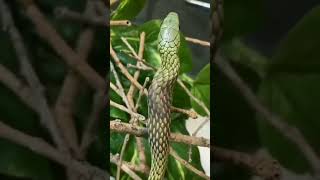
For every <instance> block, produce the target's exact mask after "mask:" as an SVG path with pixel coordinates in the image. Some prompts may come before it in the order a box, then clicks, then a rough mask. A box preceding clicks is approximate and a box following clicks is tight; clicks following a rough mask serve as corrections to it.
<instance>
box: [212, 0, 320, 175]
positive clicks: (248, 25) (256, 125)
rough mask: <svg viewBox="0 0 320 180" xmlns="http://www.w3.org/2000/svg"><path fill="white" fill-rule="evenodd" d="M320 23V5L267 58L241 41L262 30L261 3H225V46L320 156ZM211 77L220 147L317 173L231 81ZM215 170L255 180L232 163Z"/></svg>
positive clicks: (243, 72) (258, 90)
mask: <svg viewBox="0 0 320 180" xmlns="http://www.w3.org/2000/svg"><path fill="white" fill-rule="evenodd" d="M250 14H251V15H250ZM319 19H320V7H315V8H313V9H312V10H310V11H309V12H308V13H306V15H305V16H304V17H302V18H301V19H300V20H299V21H298V22H297V23H296V25H294V26H293V27H292V29H291V30H290V31H289V32H288V33H287V34H286V35H285V37H284V38H283V39H282V41H281V42H280V43H279V45H278V48H277V49H276V51H275V53H274V56H273V57H272V58H267V57H264V56H262V55H261V54H260V53H259V52H258V51H257V50H254V49H253V48H250V47H248V46H247V45H246V44H245V43H244V42H243V41H242V40H241V38H243V37H245V36H246V35H249V34H250V33H254V32H256V31H258V30H259V28H261V25H262V23H263V22H264V21H265V20H266V16H265V15H264V14H263V3H262V1H250V0H247V1H244V2H243V1H241V2H237V1H233V0H230V1H225V20H224V22H225V23H226V24H225V32H226V33H225V34H224V38H223V44H222V47H221V48H222V53H223V54H224V56H225V57H226V58H228V59H230V60H231V61H232V65H233V66H234V67H235V69H236V71H237V72H238V73H239V74H240V76H241V77H242V78H243V79H244V81H245V82H246V83H247V84H248V85H249V86H250V88H251V89H253V91H254V92H256V93H257V95H258V97H259V98H260V99H261V100H262V101H263V103H264V104H265V105H266V106H267V107H268V108H270V109H271V110H272V111H274V112H276V113H278V114H279V115H280V116H281V117H283V120H285V121H286V122H287V123H289V124H291V125H293V126H295V127H297V128H298V129H299V130H300V131H301V132H302V134H303V135H304V136H305V138H306V139H307V141H308V142H309V143H310V144H311V145H312V147H313V148H314V150H316V152H317V153H318V155H319V156H320V152H319V147H320V144H319V142H320V141H319V132H318V129H319V128H320V127H319V117H320V114H319V107H320V104H319V102H320V93H319V92H320V86H319V80H320V74H319V73H320V71H319V70H320V69H319V65H320V61H319V60H320V54H319V50H318V48H319V45H320V39H319V35H318V33H319V31H320V25H319ZM212 75H213V78H214V80H213V83H212V84H211V86H212V89H213V109H214V110H213V113H214V115H215V121H214V130H213V132H214V133H213V134H214V137H215V139H216V141H215V142H216V144H217V145H219V146H223V147H227V148H230V149H235V150H239V151H244V152H249V153H250V152H252V153H254V152H256V151H257V150H259V149H261V148H264V149H266V150H268V152H269V153H271V155H272V156H273V157H274V158H275V159H277V160H279V161H280V163H281V164H282V165H283V166H284V167H285V168H288V169H289V170H291V171H294V172H297V173H305V172H309V173H312V172H311V169H310V166H309V163H308V161H307V160H306V158H305V157H304V156H303V154H302V153H301V151H300V150H299V149H298V148H297V147H296V145H294V144H293V143H292V142H291V141H289V140H288V139H287V138H286V137H284V136H283V135H282V134H281V133H280V132H279V131H277V130H275V129H274V128H273V127H271V126H270V125H269V124H268V123H267V122H266V121H264V119H263V118H262V117H261V116H259V115H255V114H254V113H253V110H252V108H251V107H250V106H249V105H248V104H247V102H246V101H244V99H243V97H242V95H241V94H240V93H239V91H238V89H237V88H235V87H234V86H233V85H232V84H231V82H230V81H229V79H228V78H226V77H225V76H224V75H223V74H222V73H221V72H220V71H219V70H218V69H217V68H216V67H213V72H212ZM214 168H216V170H215V173H216V178H217V179H240V180H242V179H243V180H244V179H249V178H250V175H249V174H248V173H247V172H246V170H241V169H239V167H235V166H233V165H230V164H228V163H219V164H218V165H217V166H215V167H214Z"/></svg>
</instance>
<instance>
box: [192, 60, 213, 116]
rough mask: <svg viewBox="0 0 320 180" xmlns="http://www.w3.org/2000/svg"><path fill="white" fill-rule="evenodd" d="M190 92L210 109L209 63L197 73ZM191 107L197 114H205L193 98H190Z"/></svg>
mask: <svg viewBox="0 0 320 180" xmlns="http://www.w3.org/2000/svg"><path fill="white" fill-rule="evenodd" d="M191 92H192V94H193V95H194V96H195V97H196V98H198V99H199V100H200V101H202V102H203V103H204V104H205V105H206V107H207V108H208V109H210V64H207V65H206V66H205V67H204V68H203V69H202V70H201V71H200V72H199V74H198V75H197V77H196V79H195V81H194V83H193V87H192V89H191ZM191 105H192V107H193V109H194V110H195V111H196V112H198V113H199V114H201V115H203V116H205V115H207V114H206V112H205V111H204V109H203V108H202V107H201V106H199V105H198V103H196V102H195V101H194V100H191Z"/></svg>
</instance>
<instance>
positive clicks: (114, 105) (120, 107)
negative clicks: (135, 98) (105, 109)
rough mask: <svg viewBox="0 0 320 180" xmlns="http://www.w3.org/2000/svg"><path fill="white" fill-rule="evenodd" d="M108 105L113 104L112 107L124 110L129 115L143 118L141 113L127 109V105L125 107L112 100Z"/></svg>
mask: <svg viewBox="0 0 320 180" xmlns="http://www.w3.org/2000/svg"><path fill="white" fill-rule="evenodd" d="M110 106H113V107H115V108H118V109H120V110H122V111H124V112H127V113H128V114H130V115H131V116H133V117H137V118H138V119H140V120H144V119H145V117H144V116H143V115H141V114H138V113H135V112H133V111H131V110H129V109H128V108H127V107H125V106H123V105H121V104H118V103H116V102H114V101H112V100H110Z"/></svg>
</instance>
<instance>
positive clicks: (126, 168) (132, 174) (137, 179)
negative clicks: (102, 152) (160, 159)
mask: <svg viewBox="0 0 320 180" xmlns="http://www.w3.org/2000/svg"><path fill="white" fill-rule="evenodd" d="M110 162H112V163H113V164H115V165H117V166H120V163H119V158H118V157H117V156H115V155H112V154H110ZM121 169H122V170H123V171H124V172H126V173H127V174H128V175H129V176H130V177H131V178H133V179H135V180H142V179H141V178H140V177H139V176H138V175H137V174H136V173H135V172H134V171H132V170H131V168H130V167H129V166H128V164H126V163H121Z"/></svg>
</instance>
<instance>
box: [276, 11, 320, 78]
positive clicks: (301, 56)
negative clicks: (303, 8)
mask: <svg viewBox="0 0 320 180" xmlns="http://www.w3.org/2000/svg"><path fill="white" fill-rule="evenodd" d="M319 19H320V6H318V7H316V8H314V9H312V10H311V11H310V12H309V13H307V14H306V15H305V16H304V17H303V18H302V19H301V20H300V21H299V22H298V23H297V24H296V25H295V26H294V27H293V28H292V29H291V30H290V31H289V33H288V35H287V36H286V37H285V38H284V39H283V40H282V41H281V44H280V46H279V48H278V50H277V53H276V54H275V56H274V57H273V63H272V65H271V66H270V71H271V72H274V71H276V72H299V73H301V72H302V73H303V72H320V52H319V46H320V36H319V32H320V23H319Z"/></svg>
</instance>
